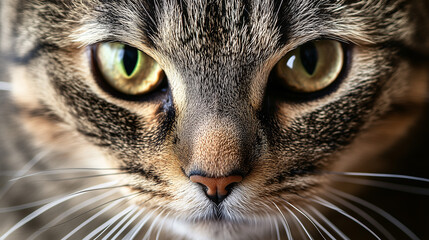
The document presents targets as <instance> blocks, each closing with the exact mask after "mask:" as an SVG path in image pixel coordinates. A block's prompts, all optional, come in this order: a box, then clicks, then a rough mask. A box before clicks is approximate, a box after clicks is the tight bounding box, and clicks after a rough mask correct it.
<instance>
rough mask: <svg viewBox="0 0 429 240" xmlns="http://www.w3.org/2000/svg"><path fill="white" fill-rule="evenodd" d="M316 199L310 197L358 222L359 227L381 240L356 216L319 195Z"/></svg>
mask: <svg viewBox="0 0 429 240" xmlns="http://www.w3.org/2000/svg"><path fill="white" fill-rule="evenodd" d="M316 198H317V199H312V201H313V202H315V203H318V204H320V205H322V206H325V207H327V208H330V209H332V210H334V211H336V212H338V213H340V214H342V215H344V216H346V217H347V218H349V219H351V220H352V221H354V222H355V223H357V224H359V225H360V226H361V227H363V228H364V229H365V230H367V231H368V232H369V233H371V235H373V236H374V237H375V238H377V239H378V240H381V238H380V237H379V236H378V235H377V234H376V233H374V231H372V230H371V229H370V228H369V227H367V226H366V225H365V224H363V223H362V222H361V221H359V220H357V219H356V218H354V217H353V216H351V215H350V214H348V213H346V212H345V211H344V210H342V209H341V208H339V207H337V206H335V205H333V204H332V203H330V202H328V201H326V200H324V199H322V198H320V197H316Z"/></svg>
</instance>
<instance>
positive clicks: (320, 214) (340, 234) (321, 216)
mask: <svg viewBox="0 0 429 240" xmlns="http://www.w3.org/2000/svg"><path fill="white" fill-rule="evenodd" d="M307 208H308V209H309V210H310V211H312V212H313V213H314V214H316V215H317V216H318V217H319V218H320V219H321V220H322V221H323V222H324V223H326V225H328V226H329V227H330V228H331V229H332V230H334V232H335V233H337V234H338V236H340V237H341V238H342V239H344V240H350V238H349V237H347V235H346V234H344V233H343V232H342V231H341V230H340V229H338V228H337V227H336V226H335V224H333V223H332V222H331V221H329V219H327V218H326V217H325V216H324V215H323V214H322V213H321V212H320V211H319V210H317V209H316V208H314V207H313V206H311V205H307Z"/></svg>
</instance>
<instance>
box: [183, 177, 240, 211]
mask: <svg viewBox="0 0 429 240" xmlns="http://www.w3.org/2000/svg"><path fill="white" fill-rule="evenodd" d="M189 179H190V180H191V181H192V182H194V183H199V184H201V185H203V187H204V188H205V191H206V194H207V196H208V197H209V198H210V200H212V201H213V202H214V203H216V204H219V203H220V202H222V201H223V200H224V199H225V198H226V197H227V196H228V194H229V192H230V190H231V189H230V188H231V187H232V184H233V183H239V182H241V181H242V180H243V177H242V176H228V177H221V178H209V177H203V176H200V175H192V176H191V177H190V178H189Z"/></svg>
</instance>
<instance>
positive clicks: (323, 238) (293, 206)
mask: <svg viewBox="0 0 429 240" xmlns="http://www.w3.org/2000/svg"><path fill="white" fill-rule="evenodd" d="M284 201H285V202H286V203H287V204H288V205H289V206H291V207H293V208H294V209H295V210H296V211H298V212H299V213H301V215H303V216H304V217H305V218H307V220H308V221H310V222H311V224H313V226H314V227H315V228H316V230H317V231H318V232H319V234H320V235H321V236H322V238H323V239H325V240H326V238H325V236H323V234H322V233H321V232H320V230H319V228H318V227H317V226H316V224H315V223H314V222H313V221H312V220H311V219H310V218H309V217H308V216H307V215H306V214H304V213H303V212H302V211H301V210H299V209H298V208H297V207H295V206H294V205H292V204H291V203H290V202H288V201H286V200H284Z"/></svg>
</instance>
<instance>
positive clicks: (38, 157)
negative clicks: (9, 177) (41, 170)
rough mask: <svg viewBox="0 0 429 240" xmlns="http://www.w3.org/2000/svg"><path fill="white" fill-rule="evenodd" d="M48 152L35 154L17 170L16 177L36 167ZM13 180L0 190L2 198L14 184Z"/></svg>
mask: <svg viewBox="0 0 429 240" xmlns="http://www.w3.org/2000/svg"><path fill="white" fill-rule="evenodd" d="M46 154H47V152H41V153H39V154H37V155H36V156H34V157H33V158H32V159H31V160H30V161H29V162H28V163H27V164H25V165H24V167H22V169H21V170H19V171H18V172H17V174H16V175H15V176H14V177H20V176H22V175H24V174H26V173H27V172H28V171H30V169H31V168H33V167H34V165H36V164H37V163H38V162H39V161H40V160H42V159H43V158H44V157H45V156H46ZM13 184H14V183H13V182H7V183H6V184H5V186H4V187H3V188H2V189H1V190H0V199H1V198H3V196H4V195H5V194H6V193H7V191H9V189H10V188H11V187H12V186H13Z"/></svg>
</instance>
